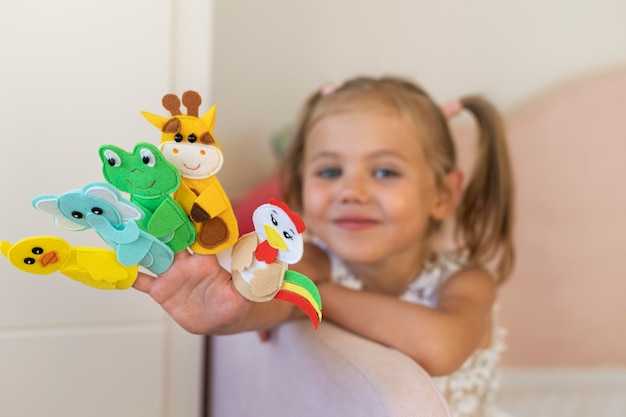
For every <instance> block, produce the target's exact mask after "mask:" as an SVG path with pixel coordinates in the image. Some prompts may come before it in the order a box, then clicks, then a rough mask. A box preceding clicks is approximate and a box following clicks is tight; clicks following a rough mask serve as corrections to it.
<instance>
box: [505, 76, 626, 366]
mask: <svg viewBox="0 0 626 417" xmlns="http://www.w3.org/2000/svg"><path fill="white" fill-rule="evenodd" d="M507 126H508V132H509V135H510V144H511V146H510V148H511V154H512V158H513V163H514V170H515V174H516V181H517V219H516V244H517V266H516V269H515V272H514V274H513V276H512V277H511V279H510V281H509V282H508V283H506V284H505V285H504V286H503V287H502V297H501V311H502V315H501V316H502V317H501V320H502V321H503V323H504V324H505V325H506V326H507V327H508V328H509V338H508V344H509V349H508V352H507V354H506V355H505V362H506V364H508V365H510V366H587V365H616V364H621V365H625V364H626V68H625V69H619V70H614V71H611V72H608V73H602V74H595V75H593V76H589V77H585V78H583V79H579V80H577V81H573V82H569V83H567V84H564V85H561V86H559V87H557V88H555V89H553V90H550V91H547V92H546V93H545V94H543V95H540V96H538V97H535V98H533V99H532V100H530V101H528V102H527V103H525V104H524V105H523V106H521V108H519V109H518V110H517V111H515V112H513V113H512V114H510V115H508V117H507Z"/></svg>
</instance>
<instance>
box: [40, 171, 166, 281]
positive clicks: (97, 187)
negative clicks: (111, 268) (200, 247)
mask: <svg viewBox="0 0 626 417" xmlns="http://www.w3.org/2000/svg"><path fill="white" fill-rule="evenodd" d="M32 205H33V206H34V207H35V208H36V209H38V210H41V211H43V212H46V213H48V214H51V215H52V216H53V218H54V220H55V222H56V223H57V225H59V226H60V227H62V228H65V229H68V230H85V229H88V228H93V229H94V230H95V231H96V233H98V235H99V236H100V237H101V238H102V239H103V240H104V241H105V242H106V243H107V244H109V246H111V247H112V248H113V249H115V252H116V253H117V260H118V261H119V262H120V263H121V264H122V265H126V266H131V265H134V264H139V265H141V266H143V267H145V268H147V269H148V270H150V271H151V272H153V273H155V274H161V273H163V272H165V271H166V270H167V269H168V268H169V267H170V265H171V264H172V262H173V260H174V252H173V251H172V250H171V249H170V248H169V247H168V246H167V245H166V244H165V243H163V242H161V241H160V240H159V239H157V238H156V237H154V236H152V235H151V234H149V233H147V232H145V231H143V230H141V229H140V228H139V226H138V225H137V222H136V221H137V220H139V219H141V218H142V217H143V212H142V211H141V210H140V209H139V208H138V207H137V206H135V205H134V204H133V203H131V202H130V201H128V200H126V199H124V198H123V197H122V196H121V194H120V193H119V191H118V190H117V189H116V188H115V187H113V186H111V185H109V184H108V183H99V182H94V183H90V184H87V185H86V186H85V187H83V188H82V189H81V190H74V191H68V192H66V193H64V194H61V195H59V196H55V195H50V194H44V195H41V196H38V197H35V198H34V199H33V200H32Z"/></svg>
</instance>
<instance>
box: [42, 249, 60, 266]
mask: <svg viewBox="0 0 626 417" xmlns="http://www.w3.org/2000/svg"><path fill="white" fill-rule="evenodd" d="M57 255H58V253H57V251H55V250H51V251H50V252H46V253H44V254H43V255H42V256H41V258H40V260H39V262H41V265H42V266H43V267H46V266H48V265H50V264H55V263H57V262H59V257H58V256H57Z"/></svg>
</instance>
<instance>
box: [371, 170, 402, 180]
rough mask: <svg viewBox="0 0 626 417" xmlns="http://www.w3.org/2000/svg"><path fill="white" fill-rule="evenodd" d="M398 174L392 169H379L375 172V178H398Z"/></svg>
mask: <svg viewBox="0 0 626 417" xmlns="http://www.w3.org/2000/svg"><path fill="white" fill-rule="evenodd" d="M397 176H398V173H397V172H396V171H393V170H391V169H387V168H378V169H376V170H374V177H375V178H391V177H397Z"/></svg>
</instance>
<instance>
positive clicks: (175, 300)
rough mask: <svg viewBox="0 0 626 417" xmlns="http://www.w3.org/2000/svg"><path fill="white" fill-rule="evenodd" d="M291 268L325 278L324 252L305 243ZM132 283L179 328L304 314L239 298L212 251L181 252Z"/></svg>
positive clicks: (216, 328)
mask: <svg viewBox="0 0 626 417" xmlns="http://www.w3.org/2000/svg"><path fill="white" fill-rule="evenodd" d="M291 269H293V270H296V271H298V272H301V273H303V274H305V275H307V276H309V278H311V279H312V280H313V281H316V282H319V281H320V280H323V279H324V278H325V277H328V275H329V274H328V272H324V271H325V270H326V271H328V270H329V269H330V268H329V266H328V260H327V259H326V255H325V254H324V253H323V252H322V251H321V250H320V249H319V248H317V247H315V246H309V245H307V247H306V249H305V251H304V257H303V259H302V261H301V262H300V264H298V265H294V267H293V268H291ZM133 287H134V288H135V289H137V290H139V291H142V292H145V293H147V294H149V295H150V296H151V297H152V298H153V299H154V300H155V301H156V302H157V303H159V304H160V305H161V307H162V308H163V309H164V310H165V311H166V312H167V313H168V314H169V315H170V316H171V317H172V318H173V319H174V320H175V321H176V322H177V323H178V324H179V325H180V326H181V327H183V328H184V329H185V330H187V331H189V332H191V333H194V334H231V333H238V332H242V331H247V330H261V329H267V328H270V327H273V326H276V325H278V324H280V323H282V322H284V321H286V320H289V319H292V318H296V317H304V314H303V313H300V311H299V310H297V309H296V308H295V306H294V305H293V304H290V303H287V302H284V301H280V300H272V301H268V302H264V303H254V302H251V301H249V300H247V299H245V298H244V297H243V296H242V295H241V294H240V293H239V292H238V291H237V289H236V288H235V286H234V284H233V282H232V277H231V275H230V273H229V272H228V271H227V270H225V269H224V268H222V267H221V266H220V264H219V263H218V261H217V257H216V256H215V255H200V254H191V253H189V252H187V251H182V252H180V253H177V254H176V255H175V257H174V262H173V264H172V266H171V267H170V268H169V269H168V270H167V271H166V272H164V273H163V274H161V275H159V276H158V277H154V276H152V275H149V274H145V273H142V272H140V273H139V275H138V277H137V280H136V281H135V283H134V285H133Z"/></svg>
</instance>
